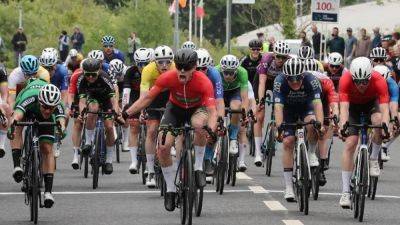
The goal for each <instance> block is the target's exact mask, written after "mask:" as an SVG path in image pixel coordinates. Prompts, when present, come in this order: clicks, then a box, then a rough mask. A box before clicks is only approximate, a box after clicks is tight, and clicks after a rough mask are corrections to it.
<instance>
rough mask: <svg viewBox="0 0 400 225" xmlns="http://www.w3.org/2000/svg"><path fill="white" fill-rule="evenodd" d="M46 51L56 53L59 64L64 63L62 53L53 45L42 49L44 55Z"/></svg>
mask: <svg viewBox="0 0 400 225" xmlns="http://www.w3.org/2000/svg"><path fill="white" fill-rule="evenodd" d="M45 53H52V54H54V55H55V57H56V59H57V64H62V62H61V60H60V54H59V53H58V50H57V49H55V48H52V47H48V48H45V49H43V50H42V55H43V54H45Z"/></svg>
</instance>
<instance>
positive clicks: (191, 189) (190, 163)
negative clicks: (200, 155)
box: [186, 149, 196, 225]
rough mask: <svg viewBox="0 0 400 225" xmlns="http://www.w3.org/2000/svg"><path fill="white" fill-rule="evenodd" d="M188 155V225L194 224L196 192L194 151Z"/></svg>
mask: <svg viewBox="0 0 400 225" xmlns="http://www.w3.org/2000/svg"><path fill="white" fill-rule="evenodd" d="M187 151H188V152H187V153H186V160H187V172H188V183H187V184H188V187H187V201H188V203H187V206H188V214H187V215H188V218H187V219H188V221H187V222H188V223H187V224H188V225H191V224H192V219H193V206H194V192H195V185H196V184H195V181H194V179H193V178H194V172H193V160H192V155H191V154H190V153H191V152H192V151H193V150H192V151H190V150H189V149H188V150H187Z"/></svg>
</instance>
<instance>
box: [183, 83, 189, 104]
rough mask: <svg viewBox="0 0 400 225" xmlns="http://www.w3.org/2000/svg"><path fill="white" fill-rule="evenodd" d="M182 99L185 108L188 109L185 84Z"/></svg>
mask: <svg viewBox="0 0 400 225" xmlns="http://www.w3.org/2000/svg"><path fill="white" fill-rule="evenodd" d="M183 99H185V104H186V108H188V103H187V101H186V83H185V84H184V85H183Z"/></svg>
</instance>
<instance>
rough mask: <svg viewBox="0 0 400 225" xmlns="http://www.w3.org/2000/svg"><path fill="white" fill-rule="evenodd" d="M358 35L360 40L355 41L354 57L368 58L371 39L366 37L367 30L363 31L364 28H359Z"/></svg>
mask: <svg viewBox="0 0 400 225" xmlns="http://www.w3.org/2000/svg"><path fill="white" fill-rule="evenodd" d="M360 34H361V38H360V39H359V40H358V41H357V44H356V50H355V51H354V57H355V58H356V57H361V56H364V57H369V53H370V51H371V49H372V48H371V47H372V41H371V38H370V37H369V36H368V35H367V30H365V28H361V30H360Z"/></svg>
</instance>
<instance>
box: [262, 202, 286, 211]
mask: <svg viewBox="0 0 400 225" xmlns="http://www.w3.org/2000/svg"><path fill="white" fill-rule="evenodd" d="M264 204H265V205H266V206H267V207H268V208H269V209H270V210H271V211H286V210H287V208H286V207H285V206H283V205H282V204H281V203H280V202H279V201H264Z"/></svg>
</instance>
